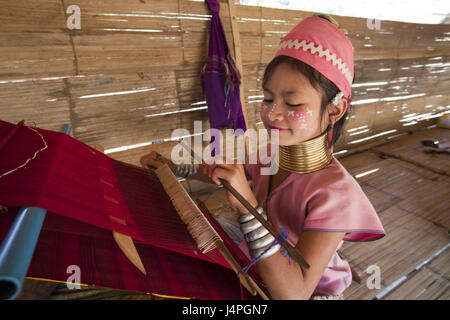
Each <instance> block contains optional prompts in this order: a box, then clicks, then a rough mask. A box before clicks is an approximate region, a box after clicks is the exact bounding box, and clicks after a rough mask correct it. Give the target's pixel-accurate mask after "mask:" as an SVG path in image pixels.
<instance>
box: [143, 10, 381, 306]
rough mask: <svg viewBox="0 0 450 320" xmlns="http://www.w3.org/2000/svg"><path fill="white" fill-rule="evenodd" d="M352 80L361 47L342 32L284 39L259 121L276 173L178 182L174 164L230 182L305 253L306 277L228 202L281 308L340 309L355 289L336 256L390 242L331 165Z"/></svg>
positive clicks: (215, 168) (308, 25)
mask: <svg viewBox="0 0 450 320" xmlns="http://www.w3.org/2000/svg"><path fill="white" fill-rule="evenodd" d="M352 80H353V47H352V45H351V42H350V41H349V40H348V38H347V37H346V36H345V34H344V33H343V31H341V30H340V29H339V28H338V27H337V26H336V25H335V24H334V23H333V22H332V21H331V19H329V18H326V17H323V16H314V17H310V18H307V19H304V20H303V21H302V22H300V23H299V24H298V25H297V26H296V27H295V28H294V29H293V30H291V31H290V32H289V33H288V34H287V36H286V37H284V38H283V39H282V41H281V44H280V47H279V50H278V51H277V52H276V54H275V58H274V59H273V60H272V61H271V62H270V63H269V64H268V66H267V68H266V70H265V74H264V78H263V90H264V101H263V103H262V105H261V109H260V115H261V119H262V121H263V123H264V126H265V127H266V129H267V130H278V131H279V146H276V145H271V144H268V145H267V150H266V152H267V153H268V154H271V155H272V156H273V155H278V157H277V158H278V165H279V170H278V172H277V173H276V174H274V175H261V170H260V169H261V167H264V165H261V164H260V163H259V162H258V163H257V164H255V165H249V164H245V165H244V166H243V165H240V164H227V163H216V164H214V165H210V166H207V165H204V164H202V165H201V167H200V169H201V170H198V168H197V167H189V168H188V169H186V170H185V171H184V172H181V174H180V171H183V169H184V168H186V167H177V166H175V165H173V163H172V164H170V166H171V167H172V169H173V170H174V171H175V173H177V174H178V175H184V176H194V175H196V178H197V179H200V180H203V181H211V180H212V181H213V182H214V183H216V184H220V181H219V178H221V179H224V180H226V181H228V182H229V183H230V184H231V185H232V186H233V187H234V188H235V189H236V190H237V191H239V192H240V193H241V195H243V196H244V197H245V198H246V199H247V201H248V202H249V203H250V204H251V205H252V206H254V207H255V208H258V209H257V210H258V212H260V213H262V214H263V216H264V217H265V218H266V219H268V221H269V222H270V223H271V224H272V225H273V226H274V228H275V229H277V230H280V231H284V232H285V234H286V235H287V238H288V241H289V242H290V243H291V244H292V245H295V246H296V247H297V248H298V250H299V251H300V253H301V254H302V256H303V257H304V258H305V259H306V261H307V262H308V263H309V265H310V268H309V269H308V270H307V269H305V268H303V267H302V266H300V265H298V264H297V263H296V262H294V261H291V260H290V259H287V258H286V257H285V256H284V255H283V250H280V245H279V244H277V243H274V240H275V239H274V238H273V237H272V236H271V235H270V234H268V232H267V230H265V228H264V227H263V226H262V225H261V224H260V223H259V222H258V221H257V220H256V219H255V218H253V216H252V215H251V214H249V213H248V211H247V210H246V209H245V207H243V206H242V205H241V203H240V202H239V201H237V199H235V198H234V197H233V196H232V195H231V194H228V199H229V201H230V203H231V204H232V205H233V206H234V207H235V208H237V210H238V211H239V212H240V218H239V221H240V223H241V230H242V233H243V234H244V239H245V241H243V243H242V244H241V248H243V249H244V251H246V252H247V253H248V254H249V255H250V257H251V258H252V259H255V261H256V266H257V269H258V272H259V275H260V276H261V278H262V280H263V282H264V285H265V287H266V288H267V289H268V291H269V293H270V295H271V297H272V298H273V299H310V298H312V299H324V298H326V299H342V293H343V291H344V290H345V289H346V288H347V287H349V286H350V284H351V281H352V274H351V269H350V266H349V264H348V263H347V262H346V261H345V260H342V259H341V258H340V257H339V255H338V253H337V250H338V249H339V248H340V247H341V246H342V243H343V240H347V241H367V240H375V239H379V238H381V237H383V236H384V230H383V227H382V225H381V222H380V220H379V218H378V216H377V213H376V211H375V209H374V208H373V206H372V205H371V203H370V201H369V200H368V199H367V197H366V195H365V194H364V192H363V191H362V189H361V188H360V186H359V184H358V183H357V182H356V180H355V179H354V178H353V177H352V176H351V175H350V174H349V173H348V172H347V170H346V169H345V168H344V167H343V166H342V165H341V164H340V163H339V162H338V160H337V159H336V158H334V157H333V155H332V146H333V143H335V141H336V140H337V139H338V138H339V135H340V131H341V128H342V125H343V123H344V121H345V118H346V115H347V112H348V110H349V108H350V104H349V99H350V97H351V85H352ZM260 154H261V153H260ZM154 158H155V154H154V153H152V154H150V155H147V156H145V157H143V158H142V159H141V162H142V164H143V165H148V164H150V165H153V166H158V164H157V162H158V161H156V160H155V159H154ZM221 162H223V161H221ZM197 170H198V173H197ZM247 178H250V179H252V181H253V190H252V189H251V188H250V186H249V184H248V181H247Z"/></svg>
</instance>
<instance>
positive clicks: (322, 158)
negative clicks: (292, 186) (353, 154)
mask: <svg viewBox="0 0 450 320" xmlns="http://www.w3.org/2000/svg"><path fill="white" fill-rule="evenodd" d="M330 128H331V127H330V126H328V128H327V130H325V132H324V133H322V134H321V135H320V136H317V137H315V138H312V139H310V140H308V141H304V142H300V143H297V144H295V145H292V146H282V145H280V146H279V157H278V158H279V159H278V165H279V167H280V168H281V169H283V170H285V171H288V172H295V173H310V172H314V171H318V170H320V169H323V168H325V167H326V166H327V165H328V164H329V163H330V162H331V160H332V159H333V154H332V152H331V149H330V148H329V146H328V139H327V136H328V132H329V130H330Z"/></svg>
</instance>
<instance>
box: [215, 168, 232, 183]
mask: <svg viewBox="0 0 450 320" xmlns="http://www.w3.org/2000/svg"><path fill="white" fill-rule="evenodd" d="M228 177H229V171H228V170H226V169H223V168H220V167H216V168H215V169H214V171H213V172H212V174H211V180H212V181H213V182H214V183H215V184H217V185H219V186H220V185H221V184H222V183H221V182H220V180H219V179H224V180H227V178H228Z"/></svg>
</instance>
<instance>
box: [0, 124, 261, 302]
mask: <svg viewBox="0 0 450 320" xmlns="http://www.w3.org/2000/svg"><path fill="white" fill-rule="evenodd" d="M13 128H14V125H13V124H11V123H7V122H4V121H1V120H0V140H1V139H2V137H5V136H7V135H8V133H10V132H11V130H13ZM35 129H36V130H37V131H38V132H39V133H40V134H42V136H43V137H44V139H45V141H46V142H47V144H48V148H47V149H46V150H44V151H42V152H41V153H39V154H38V155H37V157H36V158H35V159H34V160H32V161H30V162H29V163H28V165H26V166H25V167H23V168H20V169H18V170H17V171H15V172H13V173H11V174H9V175H6V176H4V177H2V178H0V204H1V205H5V206H8V207H9V208H10V212H9V213H8V214H5V215H2V216H1V217H0V239H3V238H4V236H5V235H6V233H7V231H8V229H9V225H10V224H11V223H12V221H13V219H14V217H15V212H16V211H17V209H18V207H20V206H37V207H40V208H44V209H46V210H47V211H48V214H47V217H46V219H45V222H44V226H43V228H42V232H41V235H40V237H39V241H38V244H37V247H36V251H35V254H34V256H33V260H32V263H31V266H30V269H29V272H28V274H27V275H28V276H32V277H38V278H47V279H53V280H61V281H66V280H67V278H68V277H69V276H70V274H68V273H67V267H68V266H70V265H78V266H79V267H80V269H81V282H82V283H85V284H89V285H97V286H102V287H109V288H116V289H121V290H130V291H137V292H151V293H158V294H164V295H170V296H179V297H194V298H199V299H239V298H240V297H241V293H240V288H239V280H238V278H237V277H236V275H235V274H234V272H233V271H231V270H230V269H229V266H228V264H227V262H226V261H225V260H224V259H223V257H222V256H221V255H220V253H219V252H218V251H217V250H213V251H211V252H209V253H207V254H202V253H201V252H199V251H198V249H197V246H196V244H195V242H194V240H193V239H192V238H191V236H190V235H189V233H188V232H187V229H186V226H185V225H184V223H183V222H182V221H181V219H180V218H179V216H178V214H177V212H176V210H175V209H174V207H173V206H172V204H171V202H170V200H169V198H168V196H167V194H166V193H165V192H164V189H163V188H162V185H161V184H160V182H159V180H158V178H157V177H156V175H155V174H154V173H153V172H151V171H148V170H144V169H141V168H138V167H134V166H131V165H128V164H125V163H122V162H119V161H116V160H113V159H111V158H109V157H108V156H106V155H104V154H103V153H101V152H98V151H97V150H95V149H93V148H91V147H89V146H87V145H85V144H83V143H81V142H80V141H77V140H76V139H73V138H71V137H70V136H67V135H65V134H62V133H57V132H53V131H48V130H43V129H38V128H35ZM42 144H43V142H42V139H41V137H40V136H39V135H38V134H36V133H35V132H33V131H31V130H29V129H28V128H27V127H25V126H23V127H21V128H20V129H19V130H17V132H16V133H15V134H14V136H13V137H12V138H11V139H9V141H7V142H6V143H5V145H4V146H3V148H2V149H1V150H0V175H1V174H2V173H4V172H7V171H9V170H12V169H14V168H16V167H17V166H19V165H20V164H22V163H24V162H25V161H26V159H28V158H30V157H31V156H32V155H33V154H34V152H35V151H36V150H39V149H40V148H42ZM212 224H214V227H215V228H216V230H220V234H222V235H223V239H224V242H225V244H226V245H227V247H228V248H229V250H230V251H231V253H232V254H233V255H235V257H236V258H237V260H238V262H239V263H240V264H241V265H245V264H247V263H248V262H249V261H248V260H247V258H246V257H245V255H243V254H242V252H241V251H240V249H239V248H238V247H237V246H236V245H235V244H234V243H233V241H232V240H231V239H229V237H227V236H226V234H224V232H223V230H221V228H220V226H218V224H217V223H215V222H214V221H212ZM111 230H115V231H117V232H120V233H123V234H126V235H129V236H131V237H132V238H133V239H135V240H136V241H135V244H136V248H137V250H138V252H139V255H140V257H141V259H142V262H143V264H144V266H145V268H146V270H147V273H148V274H147V276H144V275H142V274H141V273H140V272H139V271H138V270H137V269H136V268H135V267H134V266H133V265H132V264H131V262H130V261H128V259H127V258H126V257H125V255H124V254H123V253H122V251H121V250H120V248H119V247H118V246H117V244H116V243H115V241H114V239H113V237H112V232H111ZM253 274H254V273H253ZM254 275H255V274H254ZM246 297H249V295H247V294H246Z"/></svg>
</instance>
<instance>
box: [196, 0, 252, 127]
mask: <svg viewBox="0 0 450 320" xmlns="http://www.w3.org/2000/svg"><path fill="white" fill-rule="evenodd" d="M205 1H206V4H207V5H208V7H209V9H210V11H211V14H212V18H211V31H210V37H209V51H208V60H207V61H206V63H205V65H204V67H203V70H202V85H203V92H204V94H205V98H206V104H207V105H208V114H209V122H210V127H211V128H217V129H224V128H230V129H234V130H237V129H239V128H240V129H243V130H244V131H245V130H246V125H245V119H244V115H243V113H242V105H241V98H240V94H239V85H240V83H241V75H240V73H239V70H238V69H237V67H236V64H235V62H234V60H233V58H232V57H231V55H230V51H229V49H228V44H227V39H226V37H225V32H224V30H223V26H222V22H221V20H220V17H219V10H220V5H219V3H218V1H217V0H205Z"/></svg>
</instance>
